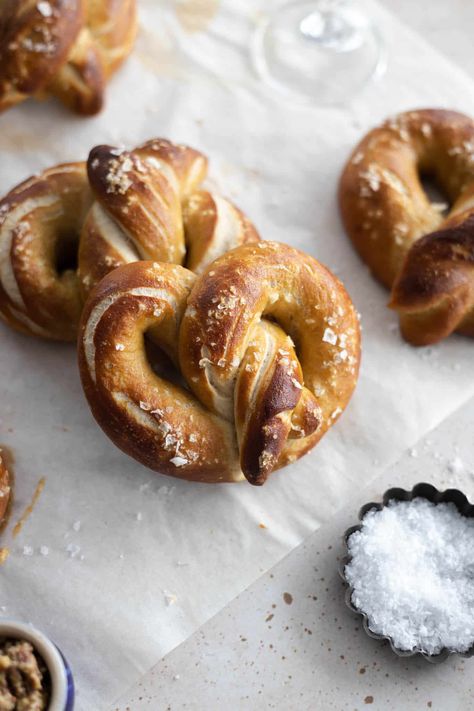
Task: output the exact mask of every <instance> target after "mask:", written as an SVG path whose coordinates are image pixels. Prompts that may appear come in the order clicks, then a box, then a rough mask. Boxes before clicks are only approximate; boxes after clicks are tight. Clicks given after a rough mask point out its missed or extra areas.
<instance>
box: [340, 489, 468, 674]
mask: <svg viewBox="0 0 474 711" xmlns="http://www.w3.org/2000/svg"><path fill="white" fill-rule="evenodd" d="M417 497H421V498H422V499H427V500H428V501H431V503H433V504H440V503H452V504H454V505H455V506H456V508H457V510H458V511H459V513H460V514H461V515H462V516H466V517H467V518H474V505H473V504H471V503H470V502H469V501H468V499H467V497H466V496H465V495H464V494H463V493H462V491H459V489H446V490H445V491H439V489H437V488H436V487H435V486H433V485H432V484H426V483H423V482H422V483H420V484H416V485H415V486H414V487H413V489H411V491H407V490H405V489H400V488H393V489H388V490H387V491H386V492H385V493H384V495H383V497H382V502H381V503H377V502H374V501H372V502H370V503H368V504H365V505H364V506H362V508H361V509H360V511H359V521H362V519H363V518H364V516H365V515H366V514H367V513H368V512H369V511H371V510H372V509H376V510H377V511H381V510H382V509H383V508H384V506H386V505H387V504H388V502H389V501H393V500H395V501H412V500H413V499H416V498H417ZM361 529H362V523H360V524H357V525H355V526H351V527H350V528H348V529H347V531H345V533H344V536H343V540H344V545H345V548H346V555H345V556H344V558H343V559H342V560H341V562H340V564H339V574H340V576H341V578H342V579H343V581H344V582H345V584H346V588H347V589H346V595H345V600H346V605H347V606H348V607H349V609H350V610H352V611H353V612H355V613H356V614H358V615H360V616H361V617H362V625H363V627H364V630H365V631H366V632H367V634H368V635H369V637H373V638H374V639H380V640H386V641H388V643H389V644H390V647H391V648H392V650H393V651H394V652H395V654H396V655H397V656H399V657H414V656H421V657H423V658H424V659H426V661H428V662H430V663H431V664H439V663H440V662H444V661H445V660H446V659H447V658H448V657H449V656H451V655H453V654H456V655H457V656H459V657H464V658H467V657H472V656H473V655H474V644H473V645H472V646H471V647H470V648H469V649H468V650H467V651H466V652H456V651H453V650H451V649H448V648H447V647H444V648H443V649H442V650H441V651H440V652H439V654H428V653H427V652H424V651H423V650H422V649H419V648H417V647H415V648H414V649H410V650H404V649H399V648H398V647H396V646H395V644H394V642H393V639H392V638H391V637H390V636H389V635H381V634H377V633H376V632H373V631H372V630H371V629H370V627H369V620H368V617H367V615H366V613H365V612H363V611H362V610H359V608H357V607H356V606H355V605H354V603H353V602H352V595H353V592H354V588H353V587H352V586H351V585H350V583H349V582H348V580H347V578H346V573H345V571H346V566H347V565H348V564H349V563H350V561H351V556H350V554H349V546H348V541H349V538H350V537H351V536H352V534H353V533H355V532H356V531H360V530H361Z"/></svg>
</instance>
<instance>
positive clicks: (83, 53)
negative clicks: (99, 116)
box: [0, 0, 137, 115]
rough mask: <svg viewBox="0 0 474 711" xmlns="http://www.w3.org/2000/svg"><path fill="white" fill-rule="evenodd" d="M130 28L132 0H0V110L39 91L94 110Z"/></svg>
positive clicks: (83, 110)
mask: <svg viewBox="0 0 474 711" xmlns="http://www.w3.org/2000/svg"><path fill="white" fill-rule="evenodd" d="M136 28H137V18H136V2H135V0H3V2H1V3H0V111H3V110H4V109H8V108H9V107H11V106H14V105H15V104H18V103H19V102H21V101H23V100H24V99H27V98H28V97H29V96H31V95H35V94H36V95H37V94H40V93H41V94H45V95H48V94H52V95H54V96H56V97H58V98H59V99H60V100H61V101H62V102H63V103H64V104H66V106H68V107H69V108H71V109H72V110H73V111H76V112H78V113H80V114H86V115H88V114H95V113H97V112H98V111H100V109H101V108H102V104H103V99H104V91H105V85H106V82H107V80H108V78H109V77H110V75H111V74H112V73H113V72H114V71H115V70H116V69H118V67H119V66H120V64H121V63H122V62H123V61H124V59H125V58H126V57H127V56H128V55H129V54H130V52H131V50H132V46H133V43H134V41H135V35H136Z"/></svg>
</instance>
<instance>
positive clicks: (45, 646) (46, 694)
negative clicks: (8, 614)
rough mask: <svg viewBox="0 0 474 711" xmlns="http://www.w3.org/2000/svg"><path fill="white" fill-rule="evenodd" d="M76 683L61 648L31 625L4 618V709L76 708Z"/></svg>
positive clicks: (0, 670)
mask: <svg viewBox="0 0 474 711" xmlns="http://www.w3.org/2000/svg"><path fill="white" fill-rule="evenodd" d="M73 706H74V683H73V680H72V675H71V671H70V669H69V666H68V664H67V662H66V660H65V659H64V657H63V656H62V654H61V652H60V651H59V650H58V648H57V647H56V646H55V645H54V644H53V643H52V642H51V641H50V640H49V639H48V638H47V637H45V636H44V635H43V634H42V633H41V632H39V631H38V630H36V629H35V628H34V627H32V626H31V625H28V624H25V623H23V622H16V621H13V620H0V709H1V710H2V711H72V709H73Z"/></svg>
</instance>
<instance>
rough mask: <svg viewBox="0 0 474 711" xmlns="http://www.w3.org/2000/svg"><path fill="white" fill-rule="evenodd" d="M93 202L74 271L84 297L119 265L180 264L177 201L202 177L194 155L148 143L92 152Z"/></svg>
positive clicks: (203, 164)
mask: <svg viewBox="0 0 474 711" xmlns="http://www.w3.org/2000/svg"><path fill="white" fill-rule="evenodd" d="M87 171H88V176H89V182H90V185H91V188H92V190H93V192H94V196H95V198H96V200H97V202H96V203H95V204H94V207H93V208H92V210H91V212H90V214H89V216H88V218H87V221H86V224H85V225H84V230H83V236H82V240H81V249H80V252H79V271H80V275H81V281H82V284H83V287H84V290H85V292H86V293H87V291H89V290H90V288H91V286H93V285H94V284H96V283H97V282H98V281H99V280H100V279H101V278H102V277H103V276H105V274H107V273H108V272H109V271H110V268H111V266H112V267H113V268H115V267H117V266H120V265H121V264H127V263H128V262H132V261H137V260H139V259H153V260H156V261H161V262H171V263H175V264H181V263H182V261H183V259H184V256H185V242H184V229H183V219H182V214H181V200H182V199H183V198H184V197H185V196H186V195H187V194H188V193H189V192H190V191H192V190H194V189H196V188H197V187H198V186H199V184H200V183H201V182H202V180H203V179H204V178H205V176H206V172H207V160H206V158H205V157H204V156H203V155H202V154H201V153H199V152H198V151H195V150H193V149H192V148H187V147H186V146H178V145H174V144H173V143H171V142H170V141H164V140H156V141H149V142H148V143H146V144H144V145H143V146H141V147H140V148H137V149H136V150H134V151H122V150H119V149H116V148H112V147H110V146H97V147H96V148H93V149H92V151H91V153H90V155H89V160H88V162H87Z"/></svg>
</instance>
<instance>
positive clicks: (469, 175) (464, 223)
mask: <svg viewBox="0 0 474 711" xmlns="http://www.w3.org/2000/svg"><path fill="white" fill-rule="evenodd" d="M420 175H429V176H431V177H433V178H434V180H435V181H436V183H437V184H438V185H439V187H440V188H441V189H442V191H443V192H444V194H445V195H446V196H447V198H448V199H449V201H450V203H451V205H452V207H451V209H450V211H449V213H448V214H447V215H446V216H444V215H443V214H442V212H443V211H442V209H441V208H442V206H437V205H433V204H432V203H431V202H430V201H429V199H428V197H427V195H426V194H425V191H424V189H423V187H422V184H421V180H420ZM339 204H340V209H341V214H342V219H343V222H344V225H345V228H346V231H347V233H348V235H349V237H350V239H351V240H352V242H353V243H354V246H355V247H356V249H357V251H358V252H359V254H360V255H361V257H362V259H363V260H364V261H365V262H366V263H367V264H368V265H369V267H370V269H371V271H372V273H373V274H374V276H375V277H377V279H379V280H380V281H381V282H382V283H383V284H384V285H385V286H387V287H388V288H389V289H391V290H392V295H391V300H390V307H391V308H393V309H395V310H396V311H398V313H399V316H400V325H401V331H402V334H403V336H404V338H405V339H406V340H407V341H408V342H410V343H412V344H413V345H427V344H430V343H435V342H437V341H439V340H441V339H443V338H445V337H447V336H448V335H449V334H450V333H452V332H453V331H458V332H459V333H463V334H464V335H467V336H471V337H472V336H474V222H473V220H472V219H470V216H471V215H472V213H473V211H474V121H473V120H472V119H471V118H469V117H467V116H464V115H463V114H459V113H457V112H454V111H445V110H441V109H426V110H420V111H409V112H407V113H404V114H400V115H399V116H397V117H395V118H394V119H389V120H388V121H386V122H385V123H384V124H382V126H380V127H379V128H376V129H374V130H372V131H371V132H370V133H369V134H367V136H365V138H363V139H362V141H361V142H360V143H359V145H358V146H357V147H356V148H355V149H354V151H353V153H352V155H351V157H350V159H349V161H348V163H347V164H346V166H345V168H344V171H343V174H342V177H341V180H340V185H339Z"/></svg>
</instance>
